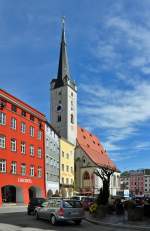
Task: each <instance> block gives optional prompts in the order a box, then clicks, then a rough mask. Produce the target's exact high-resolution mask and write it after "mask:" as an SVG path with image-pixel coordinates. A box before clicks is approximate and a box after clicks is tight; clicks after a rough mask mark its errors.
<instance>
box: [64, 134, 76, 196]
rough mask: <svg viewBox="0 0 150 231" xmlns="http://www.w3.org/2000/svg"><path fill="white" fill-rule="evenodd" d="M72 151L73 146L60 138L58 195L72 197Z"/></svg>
mask: <svg viewBox="0 0 150 231" xmlns="http://www.w3.org/2000/svg"><path fill="white" fill-rule="evenodd" d="M74 150H75V146H74V145H73V144H71V143H70V142H68V141H67V140H66V139H64V138H63V137H61V139H60V194H61V196H62V197H71V196H73V191H74Z"/></svg>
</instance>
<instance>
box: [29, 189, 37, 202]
mask: <svg viewBox="0 0 150 231" xmlns="http://www.w3.org/2000/svg"><path fill="white" fill-rule="evenodd" d="M34 197H36V189H35V188H34V187H30V188H29V199H30V200H31V199H32V198H34Z"/></svg>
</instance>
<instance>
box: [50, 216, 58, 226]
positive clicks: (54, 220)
mask: <svg viewBox="0 0 150 231" xmlns="http://www.w3.org/2000/svg"><path fill="white" fill-rule="evenodd" d="M50 221H51V224H52V225H56V223H57V221H56V217H55V216H54V215H52V216H51V218H50Z"/></svg>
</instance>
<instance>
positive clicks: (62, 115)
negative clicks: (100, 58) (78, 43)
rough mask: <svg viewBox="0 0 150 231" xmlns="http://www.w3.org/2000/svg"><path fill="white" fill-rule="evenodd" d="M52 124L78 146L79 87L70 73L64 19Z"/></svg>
mask: <svg viewBox="0 0 150 231" xmlns="http://www.w3.org/2000/svg"><path fill="white" fill-rule="evenodd" d="M51 124H52V126H53V127H54V128H55V129H56V131H57V132H58V133H59V134H60V135H61V136H62V137H64V138H66V139H67V140H68V141H69V142H70V143H72V144H76V137H77V87H76V84H75V82H74V81H73V80H72V79H71V76H70V71H69V64H68V56H67V45H66V38H65V24H64V19H63V22H62V36H61V45H60V55H59V65H58V73H57V78H56V79H53V80H52V81H51Z"/></svg>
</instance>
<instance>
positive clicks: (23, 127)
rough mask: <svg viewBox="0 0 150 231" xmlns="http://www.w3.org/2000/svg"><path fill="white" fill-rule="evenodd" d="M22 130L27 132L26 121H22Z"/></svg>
mask: <svg viewBox="0 0 150 231" xmlns="http://www.w3.org/2000/svg"><path fill="white" fill-rule="evenodd" d="M21 132H22V133H25V132H26V124H25V123H24V122H21Z"/></svg>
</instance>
